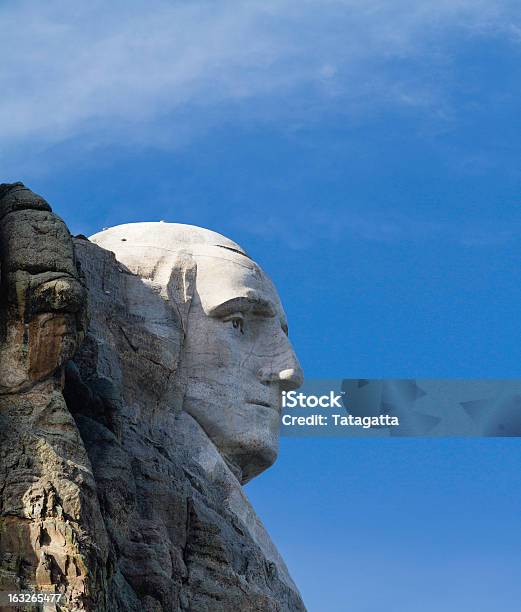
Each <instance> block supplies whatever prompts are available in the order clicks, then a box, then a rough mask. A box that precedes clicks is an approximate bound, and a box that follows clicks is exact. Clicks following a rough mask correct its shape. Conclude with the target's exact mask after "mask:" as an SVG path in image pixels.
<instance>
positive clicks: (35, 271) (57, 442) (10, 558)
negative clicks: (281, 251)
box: [0, 184, 108, 610]
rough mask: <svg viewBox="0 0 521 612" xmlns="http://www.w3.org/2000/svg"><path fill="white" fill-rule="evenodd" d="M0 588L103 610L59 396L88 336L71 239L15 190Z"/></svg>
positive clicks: (86, 500) (79, 468)
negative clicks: (67, 368) (68, 366)
mask: <svg viewBox="0 0 521 612" xmlns="http://www.w3.org/2000/svg"><path fill="white" fill-rule="evenodd" d="M0 258H1V290H2V291H1V298H0V299H1V303H0V312H1V314H0V591H19V590H22V589H26V588H32V589H34V590H37V591H44V590H51V591H54V590H55V589H56V590H58V591H60V592H63V593H64V594H65V595H66V597H67V600H68V601H69V609H71V610H73V609H103V606H104V605H105V604H104V596H105V595H104V594H105V587H104V578H105V577H104V572H103V571H102V568H103V567H104V565H105V559H106V557H107V543H108V540H107V535H106V531H105V526H104V522H103V518H102V515H101V513H100V510H99V504H98V500H97V496H96V484H95V481H94V477H93V473H92V468H91V464H90V461H89V458H88V456H87V453H86V450H85V447H84V445H83V442H82V440H81V437H80V433H79V431H78V428H77V426H76V423H75V421H74V418H73V417H72V415H71V413H70V411H69V410H68V408H67V406H66V404H65V401H64V398H63V394H62V386H63V368H64V364H65V363H66V362H67V361H68V360H69V359H70V358H71V357H72V356H73V355H74V352H75V351H76V349H77V348H78V346H79V345H80V344H81V342H82V340H83V338H84V335H85V330H86V318H85V298H86V291H85V288H84V286H83V285H82V283H81V281H80V278H79V274H78V270H77V267H76V262H75V257H74V250H73V244H72V239H71V236H70V235H69V232H68V230H67V227H66V226H65V224H64V223H63V221H62V220H61V219H60V218H59V217H57V216H56V215H54V214H53V213H52V211H51V209H50V207H49V205H48V204H47V203H46V202H45V201H44V200H43V199H42V198H40V197H39V196H36V195H35V194H33V193H32V192H31V191H29V190H28V189H26V188H25V187H24V186H23V185H22V184H13V185H1V186H0Z"/></svg>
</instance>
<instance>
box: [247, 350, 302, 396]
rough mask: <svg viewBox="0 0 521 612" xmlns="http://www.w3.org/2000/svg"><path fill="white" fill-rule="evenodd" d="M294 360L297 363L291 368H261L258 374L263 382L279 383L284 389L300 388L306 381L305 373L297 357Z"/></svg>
mask: <svg viewBox="0 0 521 612" xmlns="http://www.w3.org/2000/svg"><path fill="white" fill-rule="evenodd" d="M294 360H295V362H296V363H295V364H294V365H293V367H291V368H284V369H281V370H279V369H278V368H273V367H268V368H261V369H260V370H259V371H258V373H257V376H258V378H259V380H260V381H261V382H263V383H272V382H276V383H278V384H279V386H280V388H281V390H282V391H292V390H293V389H298V388H299V387H301V386H302V383H303V382H304V373H303V372H302V368H301V367H300V364H299V363H298V361H297V358H296V357H294Z"/></svg>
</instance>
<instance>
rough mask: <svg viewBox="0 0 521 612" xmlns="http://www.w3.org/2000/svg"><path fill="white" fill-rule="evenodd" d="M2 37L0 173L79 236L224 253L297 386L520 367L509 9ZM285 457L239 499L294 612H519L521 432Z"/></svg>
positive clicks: (153, 23)
mask: <svg viewBox="0 0 521 612" xmlns="http://www.w3.org/2000/svg"><path fill="white" fill-rule="evenodd" d="M0 23H2V25H3V26H4V27H3V28H2V30H3V31H2V36H1V37H0V58H1V59H0V86H1V89H0V90H1V91H2V95H1V96H0V122H1V125H2V139H1V141H0V167H1V168H2V172H1V174H2V180H3V181H14V180H22V181H24V182H25V183H26V184H28V185H29V186H30V187H31V188H32V189H34V190H35V191H37V192H40V193H41V194H42V195H44V196H45V197H46V198H47V199H48V200H49V202H50V203H51V204H52V205H53V207H54V209H55V210H56V212H58V213H59V214H61V215H62V216H63V218H64V219H65V220H66V222H67V223H68V225H69V227H70V229H71V231H72V232H73V233H79V232H81V233H85V234H91V233H94V232H95V231H97V230H99V229H101V228H102V227H107V226H110V225H115V224H118V223H123V222H129V221H144V220H159V219H164V220H167V221H175V222H185V223H192V224H196V225H201V226H204V227H209V228H211V229H214V230H216V231H219V232H221V233H223V234H225V235H227V236H229V237H230V238H232V239H234V240H235V241H237V242H238V243H239V244H241V245H242V246H243V247H245V248H246V249H247V250H248V251H249V252H250V254H251V255H252V256H253V257H254V258H256V259H257V260H258V261H259V262H260V263H261V264H262V265H263V267H264V268H265V269H266V270H267V271H268V273H269V274H270V275H271V276H272V278H273V279H274V281H275V283H276V285H277V287H278V288H279V290H280V293H281V296H282V299H283V302H284V304H285V307H286V310H287V314H288V319H289V323H290V335H291V338H292V340H293V343H294V345H295V348H296V350H297V353H298V355H299V357H300V359H301V362H302V365H303V367H304V370H305V373H306V375H307V376H308V377H312V378H318V377H327V378H332V377H342V376H345V377H357V376H360V377H368V378H369V377H400V376H405V377H444V376H450V377H518V376H520V375H521V366H520V365H519V364H520V363H521V343H520V342H519V338H520V331H519V330H520V323H519V305H520V304H521V272H520V266H519V260H520V256H521V248H520V237H519V235H520V232H521V209H520V206H519V203H520V198H521V191H520V186H521V170H520V168H519V162H518V160H519V159H520V157H521V115H520V97H521V71H520V68H519V66H520V65H521V8H520V7H519V6H518V5H517V6H516V3H514V2H503V1H495V0H487V1H484V0H473V1H470V0H450V1H449V0H438V1H437V2H434V1H432V0H417V1H416V2H405V1H403V0H393V2H390V1H387V2H385V1H383V0H366V1H365V2H361V1H360V0H320V1H319V0H300V2H296V1H294V0H291V1H290V0H280V1H278V2H275V1H271V0H265V1H264V2H260V1H250V2H227V1H223V2H220V3H213V2H203V1H200V0H194V1H192V2H176V1H169V2H158V1H152V2H133V1H128V2H114V3H111V5H110V8H109V9H107V6H106V3H102V2H99V1H97V0H93V1H91V2H88V3H87V2H82V1H79V2H75V3H67V2H65V1H64V0H50V1H49V2H46V3H37V2H24V1H17V2H13V1H10V0H4V1H2V2H0ZM20 24H23V27H21V25H20ZM282 451H283V452H282V453H281V457H280V459H279V462H278V464H277V465H276V467H275V468H274V469H272V470H270V471H269V472H267V473H266V474H265V475H263V476H262V477H261V478H259V479H258V480H256V481H254V482H253V483H251V484H250V485H248V493H249V495H250V496H251V498H252V500H253V501H254V503H255V505H256V507H257V508H258V509H259V513H260V515H261V516H262V517H263V518H264V519H265V521H266V523H267V525H268V527H269V529H270V531H271V532H272V533H273V535H274V539H275V541H276V542H277V544H278V545H279V547H280V548H281V550H282V551H283V553H284V556H285V558H286V559H287V562H288V565H289V566H290V569H291V571H292V573H293V575H294V576H295V579H296V581H297V582H298V584H299V585H300V587H301V589H302V592H303V594H304V597H305V600H306V602H307V604H308V607H309V609H310V610H311V611H313V612H315V611H317V612H344V611H346V612H347V611H349V612H351V611H353V612H382V611H383V612H393V611H395V610H396V612H406V611H408V610H411V611H413V610H414V611H416V610H422V612H429V611H430V610H433V611H434V610H436V611H437V610H440V609H443V610H447V611H452V610H454V611H456V610H457V611H458V612H462V611H463V612H466V611H467V610H469V611H472V612H489V611H490V612H492V611H494V612H495V611H496V610H498V609H500V610H502V611H507V612H509V611H510V610H514V609H517V607H516V603H517V602H518V601H519V595H520V593H519V587H518V586H516V578H515V574H516V573H517V575H519V570H520V569H521V567H520V566H521V562H520V561H519V554H518V551H519V542H518V539H519V536H518V535H516V534H518V533H519V532H520V531H521V529H520V527H521V524H520V523H521V519H520V518H519V517H520V516H521V513H520V500H521V486H520V484H521V483H520V480H519V475H518V474H519V463H520V458H521V452H520V451H521V449H520V446H519V443H518V441H517V440H510V441H507V442H504V441H491V440H486V441H474V442H472V441H455V440H450V441H445V442H440V441H435V442H434V441H428V440H419V441H415V440H400V441H395V440H393V441H385V440H378V441H371V442H369V441H354V440H352V439H346V440H340V441H338V440H330V439H327V440H320V439H316V440H315V439H305V438H302V439H295V440H293V439H292V440H283V442H282ZM375 525H376V526H375ZM375 582H376V583H377V588H376V587H375V586H374V585H375Z"/></svg>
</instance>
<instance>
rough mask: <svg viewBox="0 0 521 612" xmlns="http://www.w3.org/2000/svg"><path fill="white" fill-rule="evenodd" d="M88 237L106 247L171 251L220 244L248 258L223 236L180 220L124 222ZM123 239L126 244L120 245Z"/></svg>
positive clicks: (242, 250) (192, 250) (239, 248)
mask: <svg viewBox="0 0 521 612" xmlns="http://www.w3.org/2000/svg"><path fill="white" fill-rule="evenodd" d="M90 240H91V241H92V242H95V243H96V244H99V245H100V246H102V247H104V248H106V249H109V250H117V248H118V247H121V246H133V247H142V248H143V247H144V248H147V247H148V248H151V249H161V250H164V251H174V252H175V251H180V250H185V251H188V252H190V253H193V254H196V253H197V252H198V251H199V250H201V249H203V250H206V249H205V247H221V248H223V249H228V250H230V251H232V252H236V253H239V254H241V255H244V256H245V257H248V255H247V253H246V251H244V249H242V248H241V247H240V246H239V245H238V244H237V243H236V242H233V240H230V239H229V238H226V236H222V235H221V234H218V233H217V232H213V231H212V230H209V229H206V228H203V227H197V226H195V225H185V224H183V223H165V222H162V221H159V222H145V223H126V224H124V225H116V226H115V227H110V228H108V229H105V230H103V231H102V232H98V233H97V234H94V235H93V236H91V237H90ZM125 242H126V243H128V245H124V244H122V243H125Z"/></svg>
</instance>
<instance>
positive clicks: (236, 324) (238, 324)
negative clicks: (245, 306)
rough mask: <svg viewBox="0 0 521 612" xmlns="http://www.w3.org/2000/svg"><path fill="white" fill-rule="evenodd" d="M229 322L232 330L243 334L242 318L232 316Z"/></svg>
mask: <svg viewBox="0 0 521 612" xmlns="http://www.w3.org/2000/svg"><path fill="white" fill-rule="evenodd" d="M229 321H231V322H232V326H233V329H238V330H239V331H240V332H241V334H244V317H242V316H241V315H234V316H233V317H230V319H229Z"/></svg>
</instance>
